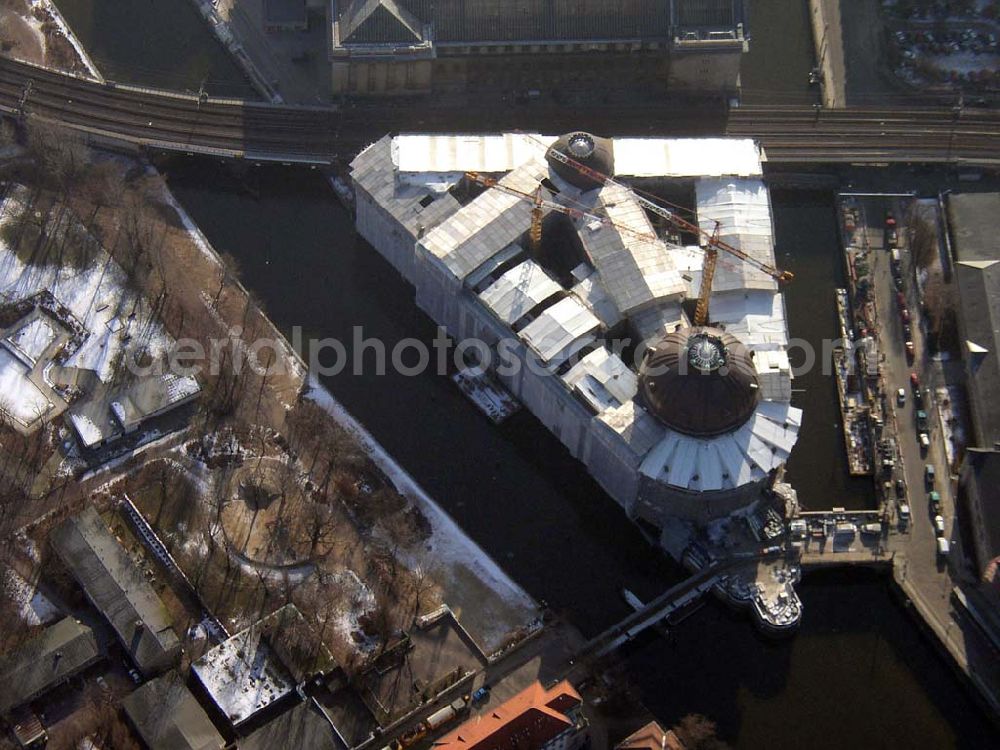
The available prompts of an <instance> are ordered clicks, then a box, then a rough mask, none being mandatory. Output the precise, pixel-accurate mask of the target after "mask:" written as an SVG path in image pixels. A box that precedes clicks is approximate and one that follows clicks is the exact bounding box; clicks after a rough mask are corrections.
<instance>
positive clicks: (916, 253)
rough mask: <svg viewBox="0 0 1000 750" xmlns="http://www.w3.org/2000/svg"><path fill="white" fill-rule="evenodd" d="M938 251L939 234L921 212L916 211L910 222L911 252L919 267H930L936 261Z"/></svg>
mask: <svg viewBox="0 0 1000 750" xmlns="http://www.w3.org/2000/svg"><path fill="white" fill-rule="evenodd" d="M936 251H937V234H936V233H935V232H934V227H933V226H931V223H930V222H929V221H927V219H925V218H924V217H923V216H921V215H920V214H917V213H914V214H913V218H912V221H911V224H910V252H911V253H913V262H914V263H916V264H917V268H928V267H930V265H931V264H932V263H934V255H935V253H936Z"/></svg>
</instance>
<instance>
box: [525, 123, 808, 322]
mask: <svg viewBox="0 0 1000 750" xmlns="http://www.w3.org/2000/svg"><path fill="white" fill-rule="evenodd" d="M525 135H526V136H527V137H529V138H531V139H532V140H535V141H537V142H538V143H541V141H538V140H537V139H536V138H534V137H533V136H528V135H527V134H525ZM541 145H543V146H545V148H546V155H547V156H551V157H552V158H553V159H555V160H556V161H559V162H562V163H563V164H565V165H566V166H568V167H571V168H572V169H575V170H576V171H578V172H580V173H581V174H583V175H586V176H587V177H590V178H591V179H592V180H594V181H596V182H597V183H598V184H601V185H604V184H608V183H610V184H613V185H620V184H621V183H619V182H618V181H617V180H615V179H614V178H613V177H611V176H610V175H606V174H602V173H601V172H598V171H597V170H596V169H592V168H590V167H588V166H587V165H586V164H582V163H580V162H578V161H577V160H575V159H573V158H572V157H570V156H567V155H566V154H564V153H563V152H561V151H558V150H556V149H554V148H551V147H550V146H547V145H545V144H541ZM623 187H627V186H623ZM633 194H634V196H635V199H636V201H638V203H639V205H641V206H642V207H643V208H645V209H646V210H648V211H650V212H651V213H654V214H656V215H657V216H660V217H662V218H664V219H666V220H667V221H669V222H670V223H671V224H672V225H673V226H675V227H677V228H678V229H680V230H682V231H684V232H689V233H691V234H694V235H695V236H696V237H701V238H703V239H704V244H703V245H702V249H703V250H704V251H705V260H704V263H703V264H702V272H701V288H700V289H699V291H698V304H697V306H696V307H695V314H694V325H696V326H703V325H706V324H707V323H708V298H709V296H711V294H712V281H713V279H714V278H715V267H716V264H717V263H718V260H719V250H723V251H725V252H726V253H728V254H729V255H733V256H735V257H736V258H739V259H740V260H742V261H743V262H744V263H746V264H748V265H750V266H753V267H754V268H756V269H757V270H758V271H761V272H763V273H765V274H767V275H768V276H770V277H771V278H772V279H774V280H775V281H777V282H779V283H782V284H785V283H788V282H789V281H791V280H792V279H793V278H795V275H794V274H793V273H792V272H791V271H782V270H781V269H778V268H774V267H773V266H770V265H768V264H767V263H763V262H761V261H759V260H757V259H756V258H754V257H753V256H752V255H749V254H748V253H745V252H743V251H742V250H740V249H739V248H738V247H734V246H732V245H730V244H729V243H727V242H723V241H722V240H721V239H720V238H719V229H720V224H719V222H715V229H714V230H713V231H712V232H711V234H710V233H708V232H706V231H705V230H704V229H702V228H701V227H700V226H698V225H697V224H695V223H694V222H690V221H687V220H686V219H682V218H681V217H680V216H678V215H677V214H675V213H674V212H673V211H669V210H667V209H666V208H663V206H660V205H658V204H656V203H654V202H653V201H651V200H650V199H649V198H646V197H644V196H642V195H639V194H638V193H635V192H634V191H633Z"/></svg>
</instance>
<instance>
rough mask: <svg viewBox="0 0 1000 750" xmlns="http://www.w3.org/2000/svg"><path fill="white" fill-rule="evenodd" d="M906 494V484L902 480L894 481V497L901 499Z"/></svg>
mask: <svg viewBox="0 0 1000 750" xmlns="http://www.w3.org/2000/svg"><path fill="white" fill-rule="evenodd" d="M905 494H906V483H905V482H903V480H902V479H897V480H896V497H903V495H905Z"/></svg>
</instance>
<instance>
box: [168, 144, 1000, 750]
mask: <svg viewBox="0 0 1000 750" xmlns="http://www.w3.org/2000/svg"><path fill="white" fill-rule="evenodd" d="M164 167H165V169H166V170H167V172H168V175H169V180H170V184H171V187H172V189H173V190H174V191H175V193H176V194H177V196H178V198H179V199H180V200H181V202H182V203H183V204H184V205H185V206H186V207H187V209H188V210H189V211H190V213H191V214H192V216H193V217H194V219H195V220H196V221H197V223H198V224H199V225H200V226H201V227H202V229H203V230H204V231H205V233H206V235H207V236H208V238H209V239H210V240H211V241H212V243H213V244H214V245H215V247H216V248H217V249H218V250H220V251H228V252H230V253H232V254H234V255H235V256H237V258H238V259H239V261H240V264H241V267H242V269H243V274H242V275H243V279H244V281H245V282H246V283H247V285H248V286H249V287H251V288H253V289H254V290H255V291H256V292H257V293H258V294H259V295H260V297H261V298H262V299H263V300H264V302H265V305H266V308H267V310H268V311H269V313H270V314H271V315H272V317H273V318H274V320H275V321H276V323H277V324H278V325H279V326H280V327H281V328H282V329H283V330H285V331H290V330H291V328H292V327H293V326H295V325H301V326H303V327H304V328H305V336H306V337H309V336H312V335H317V336H329V337H336V338H339V339H341V340H342V341H344V342H345V343H347V344H348V349H350V348H351V347H350V343H349V342H351V340H352V335H353V331H352V329H353V327H354V326H357V325H360V326H363V330H364V335H365V337H369V338H380V339H382V340H383V341H385V342H386V344H387V345H388V346H389V347H390V348H391V346H392V345H393V344H394V343H395V342H397V341H399V340H400V339H402V338H404V337H407V336H414V337H417V338H420V339H423V340H424V341H429V340H431V338H432V337H433V335H434V331H435V329H434V326H433V325H432V323H431V322H430V321H429V320H428V319H427V318H426V317H425V316H424V315H423V314H422V313H421V312H419V311H418V310H417V309H416V307H415V305H414V303H413V291H412V288H411V287H409V286H408V285H407V284H405V283H404V282H403V280H402V279H401V278H400V277H399V276H398V275H397V274H396V273H395V272H394V271H393V270H392V269H391V268H390V267H389V266H388V265H387V264H386V263H385V262H384V261H383V260H382V259H381V258H380V257H379V256H378V254H377V253H375V252H374V251H373V250H372V249H371V248H370V247H368V246H367V245H366V244H365V243H363V242H361V241H359V240H357V239H356V237H355V235H354V233H353V229H352V225H351V220H350V217H349V216H348V215H347V214H346V212H344V211H343V210H342V209H341V208H340V207H339V206H338V205H337V204H336V203H335V200H334V198H333V194H332V191H331V190H330V189H329V187H328V186H327V185H326V183H325V182H324V180H323V179H322V177H321V176H320V175H318V174H316V173H311V172H306V171H292V170H280V169H266V170H259V171H256V172H254V173H252V177H251V178H250V179H252V180H253V190H252V191H249V190H246V189H245V188H244V186H243V184H242V181H241V180H238V179H235V178H233V177H232V175H231V173H229V172H228V171H227V170H226V169H225V168H222V167H219V166H218V165H213V164H209V163H207V162H204V161H181V160H174V161H171V162H167V163H166V164H165V165H164ZM209 186H211V187H209ZM788 201H791V203H790V204H789V203H788ZM829 212H830V207H829V202H828V201H826V202H824V199H823V198H822V196H812V195H806V196H798V195H797V194H796V195H794V196H793V195H791V194H788V195H785V194H782V193H777V194H776V196H775V213H776V221H777V227H778V232H779V235H778V239H779V246H782V247H785V246H787V247H789V248H796V251H795V253H793V256H794V257H793V259H794V258H797V255H796V254H797V252H798V250H797V248H799V247H800V246H802V245H803V243H802V242H801V241H800V239H801V238H799V237H798V236H797V234H796V233H795V232H793V233H792V234H791V236H786V234H785V233H786V232H787V231H789V227H791V226H795V227H798V229H797V230H796V232H798V231H805V227H807V226H809V225H815V227H814V228H815V229H816V231H815V234H816V237H815V238H814V240H817V241H818V240H819V239H820V237H821V235H822V234H824V233H829V226H828V222H829V220H830V215H829ZM789 216H792V217H794V219H793V220H791V221H790V220H789V218H788V217H789ZM823 217H826V218H825V221H826V222H827V224H823V223H822V221H821V220H822V219H823ZM810 252H812V251H810ZM816 252H817V258H816V259H812V260H810V261H808V262H806V263H799V264H796V265H799V266H815V267H816V273H817V274H818V275H817V276H816V277H814V278H812V279H810V274H809V272H808V271H806V270H805V268H799V267H796V265H793V264H792V263H789V266H790V267H792V268H793V270H796V271H797V272H799V273H800V276H799V279H798V280H797V283H798V281H802V282H803V288H805V285H807V284H812V285H814V286H812V287H810V288H819V289H823V288H830V287H832V284H833V279H835V278H836V277H835V276H832V275H831V274H832V273H833V269H834V268H836V267H837V266H836V264H835V263H832V262H830V263H829V264H828V265H826V266H824V265H823V263H821V262H820V260H819V258H822V257H824V255H823V252H820V251H819V250H817V251H816ZM810 257H811V256H810ZM823 268H826V270H825V271H823ZM817 296H819V295H817ZM793 304H794V303H793V302H790V303H789V305H790V308H791V309H792V314H795V308H794V307H793ZM816 304H817V309H828V307H832V297H831V300H830V305H829V306H827V305H826V302H825V301H824V302H817V303H816ZM819 319H820V320H822V317H821V316H820V318H819ZM810 320H811V318H806V319H803V320H802V321H801V322H800V323H797V324H796V325H801V326H803V327H804V328H805V329H806V330H805V332H804V333H798V335H807V336H808V335H813V333H814V332H812V331H811V330H810V322H809V321H810ZM793 333H796V331H794V330H793ZM815 335H820V334H818V333H816V334H815ZM326 385H327V386H328V387H329V388H330V390H331V391H332V392H333V393H334V395H335V396H336V397H337V398H338V399H339V400H340V401H341V402H342V403H344V405H345V406H346V407H347V408H348V409H349V410H350V411H351V412H352V413H354V415H355V416H356V417H357V418H358V419H360V421H361V422H362V423H364V424H365V425H366V427H367V428H368V429H369V430H370V431H371V432H372V434H373V435H374V436H375V437H376V439H378V440H379V441H380V442H381V443H382V444H383V445H384V446H385V447H386V448H387V449H388V450H389V452H390V453H392V454H393V455H394V456H395V457H396V458H397V460H399V461H400V463H401V464H402V465H403V466H404V467H405V468H406V469H407V470H408V471H410V472H411V473H412V474H413V475H414V477H415V478H416V479H417V481H419V482H420V483H421V484H422V485H423V486H424V487H425V488H426V489H427V490H428V491H429V492H430V493H431V495H432V496H434V497H435V498H436V499H437V500H438V502H440V503H441V505H442V506H443V507H444V508H445V509H446V510H447V511H448V512H449V513H451V514H452V515H453V516H454V517H455V519H456V520H457V521H458V523H459V524H460V525H461V526H462V527H463V528H464V529H465V530H466V531H467V532H468V533H469V534H470V536H472V537H473V538H474V539H475V540H476V541H477V542H478V543H479V544H480V545H482V546H483V547H484V548H485V549H486V550H487V551H488V552H489V553H490V554H491V555H492V556H493V557H494V558H495V559H496V560H497V561H498V562H499V563H500V564H501V565H502V566H503V567H504V568H505V569H506V570H507V571H508V572H510V574H511V575H512V576H513V577H514V578H515V580H517V581H518V582H519V583H520V584H521V585H523V586H524V587H525V588H526V589H527V590H528V591H529V592H530V593H531V594H532V595H533V596H535V597H537V598H542V599H545V600H547V601H548V603H549V604H550V605H551V606H552V607H553V608H554V609H556V610H559V611H563V612H564V613H566V615H567V617H568V618H569V619H570V620H571V621H572V622H573V623H574V624H576V625H577V626H578V627H580V629H581V630H583V631H584V632H586V633H595V632H596V631H597V630H599V629H600V628H602V627H604V626H607V625H609V624H610V623H612V622H614V621H615V620H617V619H618V618H620V617H621V616H623V615H624V614H626V607H625V605H624V603H623V602H622V599H621V596H620V590H621V587H622V586H627V587H628V588H630V589H631V590H632V591H634V592H635V593H636V594H638V595H639V596H640V597H642V598H650V597H652V596H654V595H655V594H657V593H660V592H662V591H663V590H664V589H665V588H666V587H667V586H669V585H670V584H671V582H673V581H675V580H676V579H677V577H678V576H679V571H678V570H677V569H676V567H675V566H674V565H672V564H671V563H669V562H668V561H666V560H665V559H664V558H663V557H662V556H661V555H660V554H658V553H657V552H655V551H654V550H652V549H650V548H649V546H648V545H647V544H646V542H645V541H644V540H643V539H642V537H641V536H640V535H639V534H638V533H637V531H636V529H635V528H634V527H633V526H632V525H631V524H630V523H629V522H628V521H627V520H626V519H625V516H624V514H623V513H622V512H621V511H620V510H619V509H618V507H617V506H616V505H615V504H614V503H613V502H612V501H611V500H610V499H609V498H608V497H607V496H606V495H604V493H603V492H601V491H600V490H599V488H597V487H596V485H595V484H594V483H593V481H592V480H590V479H589V477H588V476H587V474H586V472H585V471H584V469H583V468H582V466H581V465H580V464H578V463H577V462H575V461H573V460H572V459H571V458H569V456H568V454H567V453H566V451H565V450H564V449H563V448H562V447H561V446H560V445H559V444H558V442H557V441H556V440H555V439H554V438H553V437H552V436H551V435H550V434H549V433H548V432H547V431H546V430H544V429H543V428H542V427H541V426H540V425H539V424H538V423H537V422H536V421H535V420H534V419H533V418H532V417H530V415H520V416H519V417H517V418H515V419H514V420H512V421H511V422H509V423H508V424H506V425H504V426H503V427H501V428H499V429H498V428H496V427H494V426H493V425H492V424H490V423H489V422H488V421H487V420H486V419H485V418H483V417H482V416H481V415H480V414H479V413H478V412H477V411H476V410H475V409H474V408H473V407H472V406H471V405H470V404H469V403H468V402H467V401H466V400H465V399H464V397H462V396H461V395H460V394H459V392H458V390H457V389H456V388H455V386H454V385H453V384H452V383H451V382H450V380H448V379H447V378H445V377H439V376H436V375H433V374H424V375H418V376H413V377H403V376H400V375H388V374H387V375H381V376H379V375H374V374H371V373H369V374H367V375H365V376H363V377H356V376H353V375H350V374H342V375H338V376H335V377H331V378H328V379H327V380H326ZM817 393H818V391H817ZM816 398H817V400H819V398H820V397H819V396H816ZM807 408H813V407H812V406H807ZM807 418H808V417H807ZM824 439H825V440H826V441H827V444H826V445H825V447H823V445H822V441H823V440H824ZM831 439H832V438H830V437H829V436H827V437H826V438H821V437H817V438H816V443H815V444H816V446H817V448H816V451H817V452H816V453H815V454H814V456H813V459H812V461H813V464H812V467H813V468H812V469H810V468H809V465H805V464H804V465H803V466H802V468H801V469H799V471H800V473H806V472H808V471H813V472H816V471H819V467H821V466H825V464H826V463H827V462H829V460H830V459H829V457H830V456H831V455H832V454H834V453H836V452H837V451H839V450H840V449H839V446H836V449H835V447H832V446H831V445H830V444H829V441H830V440H831ZM821 457H822V458H821ZM887 585H888V584H887V583H886V582H885V580H884V579H881V578H873V577H871V576H866V575H864V574H860V575H854V574H851V575H847V576H840V577H829V576H823V577H814V578H811V579H809V580H808V581H807V582H806V583H805V584H804V585H803V586H802V592H801V593H802V597H803V600H804V601H805V606H806V610H805V611H806V617H805V622H804V624H803V627H802V631H801V632H800V633H799V635H798V636H797V637H795V638H794V639H791V640H787V641H782V642H777V643H775V642H771V641H768V640H765V639H763V638H762V637H760V636H759V635H757V634H756V632H755V631H754V630H753V628H752V627H751V626H750V625H749V623H748V621H747V619H746V617H745V616H743V615H740V614H735V613H732V612H730V611H729V610H727V609H725V608H724V607H722V606H721V605H718V604H716V603H714V602H713V603H710V604H709V606H707V607H705V608H704V609H703V610H701V611H700V612H699V613H697V614H695V615H694V616H693V617H692V618H691V619H690V620H688V621H686V622H685V623H684V624H683V625H681V626H680V627H678V628H677V630H676V631H675V635H674V636H673V637H672V638H670V639H667V640H665V639H662V638H659V637H656V636H655V635H652V634H651V635H648V636H645V637H643V638H640V639H639V640H638V641H637V642H636V643H635V644H633V645H632V646H631V647H630V648H629V649H628V650H627V651H626V652H625V653H624V654H623V658H624V659H625V661H626V663H627V666H628V672H629V674H630V675H631V678H632V680H633V681H634V682H635V684H636V685H637V686H638V687H639V688H640V690H641V692H642V695H643V700H644V702H645V703H646V704H647V705H648V706H649V708H650V709H651V710H652V711H653V712H654V713H655V714H656V715H657V716H658V717H659V718H660V719H662V720H663V721H664V722H667V723H670V722H673V721H676V720H677V719H678V718H680V717H681V716H683V715H684V714H686V713H690V712H700V713H704V714H707V715H708V716H710V717H711V718H713V719H714V720H716V721H717V722H718V723H719V725H720V728H721V730H722V733H723V735H724V736H725V737H726V738H727V739H728V740H730V741H732V742H735V743H736V744H737V746H739V747H747V748H758V747H773V748H801V747H810V746H811V747H814V748H826V747H830V748H832V747H845V746H847V747H935V748H948V747H960V746H961V747H980V746H983V747H985V746H987V745H984V744H983V742H982V741H981V740H982V739H984V738H986V737H987V734H986V733H987V732H988V731H989V730H988V727H987V725H986V722H985V720H984V718H983V717H982V715H981V714H980V713H979V711H978V709H977V708H976V706H975V705H974V704H973V702H972V700H971V699H970V697H969V695H968V693H966V692H965V690H964V689H963V686H962V685H961V684H960V683H959V682H958V681H957V680H956V679H955V678H954V677H953V676H952V674H951V673H950V671H949V669H948V667H947V666H946V665H945V663H944V662H943V661H942V660H941V659H940V658H939V657H938V656H937V655H936V653H935V652H934V651H933V649H932V647H931V646H930V644H929V643H928V642H927V641H926V640H924V639H923V638H922V636H921V635H920V633H919V631H918V630H917V628H916V627H915V625H914V623H912V622H911V621H909V619H908V618H907V615H906V613H905V612H904V611H903V610H902V609H901V608H900V607H898V606H897V605H896V603H895V602H894V601H893V600H892V599H891V597H890V594H889V591H888V589H887ZM612 739H615V738H612ZM987 744H988V743H987Z"/></svg>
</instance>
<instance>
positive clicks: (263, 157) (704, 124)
mask: <svg viewBox="0 0 1000 750" xmlns="http://www.w3.org/2000/svg"><path fill="white" fill-rule="evenodd" d="M483 106H484V107H485V106H486V105H483ZM0 112H6V113H8V114H16V115H22V114H27V115H30V116H34V117H38V118H41V119H43V120H49V121H54V122H59V123H62V124H64V125H66V126H68V127H71V128H73V129H75V130H77V131H80V132H82V133H84V134H86V135H87V136H88V138H90V139H91V140H92V141H93V142H95V143H98V144H102V143H103V144H107V145H119V146H120V145H127V146H130V147H133V148H138V149H149V150H154V151H155V150H163V151H173V152H181V153H188V154H202V155H209V156H217V157H223V158H238V159H245V160H247V161H250V162H255V163H257V162H261V163H262V162H287V163H298V164H311V165H322V166H326V165H330V164H335V163H337V162H338V161H346V160H349V159H350V158H351V157H352V156H353V155H354V154H356V153H357V152H358V151H359V150H360V149H361V148H363V147H364V146H365V145H367V144H368V143H371V142H372V141H374V140H377V139H378V138H379V137H381V136H382V135H383V134H385V133H387V132H399V131H401V130H402V131H411V132H412V131H426V132H445V131H451V132H454V131H461V130H462V129H463V123H465V122H468V121H469V107H468V105H462V106H447V105H444V104H440V105H438V104H435V106H433V107H430V106H428V104H427V103H426V102H423V101H419V102H409V103H408V102H405V101H391V102H382V101H379V102H375V103H368V104H355V105H352V106H349V107H337V106H330V107H315V106H288V105H274V104H268V103H263V102H251V101H243V100H239V99H217V98H210V97H204V96H201V97H199V96H197V95H192V94H186V93H180V92H175V91H164V90H156V89H147V88H139V87H135V86H127V85H122V84H116V83H115V82H113V81H105V82H97V81H91V80H86V79H83V78H79V77H76V76H71V75H65V74H62V73H57V72H54V71H50V70H46V69H44V68H41V67H38V66H35V65H31V64H28V63H24V62H20V61H16V60H13V59H10V58H0ZM480 114H482V115H483V116H480V117H478V118H476V120H477V121H478V122H480V123H481V122H484V121H488V122H489V123H490V127H491V129H492V130H497V131H501V130H516V129H523V130H535V131H536V132H537V131H541V132H549V133H558V132H564V131H567V130H572V129H579V128H583V129H590V130H594V131H596V132H601V131H602V130H603V129H604V128H602V127H601V126H600V125H599V124H598V123H599V122H603V123H606V122H608V121H609V120H612V121H614V122H615V128H616V133H615V134H616V135H637V134H645V133H655V134H657V135H664V134H670V135H677V136H687V135H731V136H740V137H747V138H755V139H757V140H759V141H760V142H761V144H762V145H763V147H764V150H765V152H766V154H767V158H768V160H769V161H771V162H778V163H788V164H799V163H809V162H815V163H826V162H841V163H855V164H882V163H890V162H898V163H906V162H919V163H927V162H937V163H949V164H954V165H960V166H961V165H967V166H980V167H998V166H1000V112H994V111H991V110H982V109H972V108H964V109H959V108H956V109H951V108H924V109H888V108H873V107H851V108H847V109H842V110H828V109H824V108H820V107H817V108H813V107H809V106H753V107H737V108H733V109H731V110H730V111H729V112H728V113H727V112H723V111H722V110H721V108H715V109H713V108H711V107H708V108H706V107H705V106H698V105H695V104H691V105H690V106H679V105H678V104H677V103H676V102H664V103H656V102H651V103H644V104H643V105H642V106H638V105H636V106H631V107H629V106H618V107H615V108H614V111H613V112H612V111H608V108H607V107H605V108H603V109H602V108H601V107H598V106H595V107H594V108H593V109H592V110H591V109H588V110H587V111H581V110H578V109H576V108H572V107H562V106H557V105H552V104H548V105H545V104H534V103H533V104H530V105H527V106H523V107H504V108H502V109H498V110H496V111H493V110H490V111H489V113H488V114H489V116H486V115H485V113H480Z"/></svg>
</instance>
